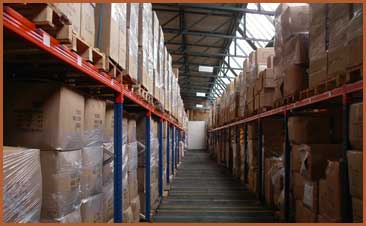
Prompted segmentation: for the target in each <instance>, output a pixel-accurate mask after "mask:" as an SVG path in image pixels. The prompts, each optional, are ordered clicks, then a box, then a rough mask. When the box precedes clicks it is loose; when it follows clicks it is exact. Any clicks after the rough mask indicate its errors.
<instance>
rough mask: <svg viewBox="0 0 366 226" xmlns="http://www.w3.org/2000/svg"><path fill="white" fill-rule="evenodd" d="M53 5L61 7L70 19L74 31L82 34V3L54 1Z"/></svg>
mask: <svg viewBox="0 0 366 226" xmlns="http://www.w3.org/2000/svg"><path fill="white" fill-rule="evenodd" d="M53 5H54V6H55V7H56V8H57V9H59V10H60V11H61V12H62V13H63V14H65V16H66V17H67V18H68V19H69V21H70V22H71V25H72V31H73V32H74V33H76V34H80V16H81V13H80V12H81V4H80V3H53Z"/></svg>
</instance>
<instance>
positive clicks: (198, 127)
mask: <svg viewBox="0 0 366 226" xmlns="http://www.w3.org/2000/svg"><path fill="white" fill-rule="evenodd" d="M206 127H207V123H206V121H189V122H188V149H206V132H207V128H206Z"/></svg>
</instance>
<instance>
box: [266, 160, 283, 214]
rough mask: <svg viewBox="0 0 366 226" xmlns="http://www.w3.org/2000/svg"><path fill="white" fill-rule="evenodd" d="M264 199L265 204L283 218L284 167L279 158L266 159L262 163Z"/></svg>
mask: <svg viewBox="0 0 366 226" xmlns="http://www.w3.org/2000/svg"><path fill="white" fill-rule="evenodd" d="M264 172H265V174H264V197H265V200H266V204H267V205H268V206H269V207H271V208H273V209H275V211H276V212H275V215H280V216H283V207H282V205H283V198H284V196H283V195H284V193H283V192H284V190H283V188H284V175H285V171H284V167H283V160H282V158H281V157H268V158H265V162H264Z"/></svg>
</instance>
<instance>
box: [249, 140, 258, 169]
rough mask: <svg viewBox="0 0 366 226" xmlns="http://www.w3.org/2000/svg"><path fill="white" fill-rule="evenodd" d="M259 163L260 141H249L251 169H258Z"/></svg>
mask: <svg viewBox="0 0 366 226" xmlns="http://www.w3.org/2000/svg"><path fill="white" fill-rule="evenodd" d="M257 162H258V140H249V139H248V164H249V168H256V167H257Z"/></svg>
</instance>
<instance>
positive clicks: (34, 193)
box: [3, 146, 42, 223]
mask: <svg viewBox="0 0 366 226" xmlns="http://www.w3.org/2000/svg"><path fill="white" fill-rule="evenodd" d="M3 173H4V185H3V221H4V222H7V223H8V222H16V223H27V222H39V219H40V214H41V203H42V174H41V164H40V158H39V150H38V149H28V148H16V147H8V146H4V147H3ZM24 194H26V195H24Z"/></svg>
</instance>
